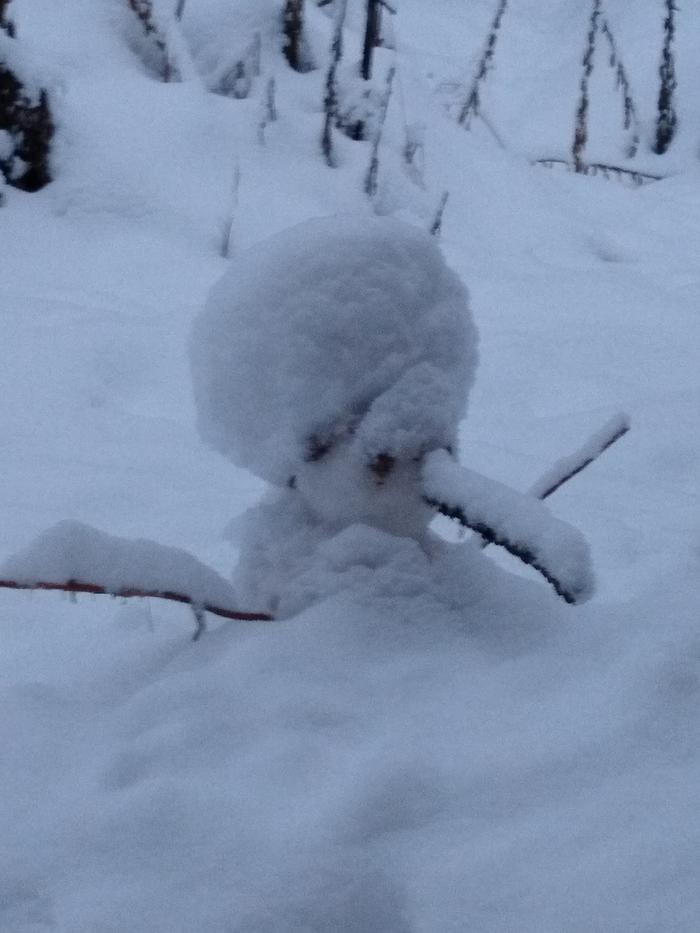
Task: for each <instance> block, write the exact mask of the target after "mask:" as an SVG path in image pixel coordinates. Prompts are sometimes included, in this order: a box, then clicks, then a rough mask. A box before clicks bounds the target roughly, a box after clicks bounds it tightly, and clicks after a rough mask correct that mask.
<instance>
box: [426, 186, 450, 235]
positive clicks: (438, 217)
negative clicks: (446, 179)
mask: <svg viewBox="0 0 700 933" xmlns="http://www.w3.org/2000/svg"><path fill="white" fill-rule="evenodd" d="M449 197H450V192H449V191H443V192H442V196H441V197H440V203H439V204H438V208H437V210H436V211H435V217H433V222H432V223H431V224H430V228H429V232H430V234H431V236H438V237H439V236H440V232H441V231H442V216H443V214H444V213H445V208H446V207H447V201H448V199H449Z"/></svg>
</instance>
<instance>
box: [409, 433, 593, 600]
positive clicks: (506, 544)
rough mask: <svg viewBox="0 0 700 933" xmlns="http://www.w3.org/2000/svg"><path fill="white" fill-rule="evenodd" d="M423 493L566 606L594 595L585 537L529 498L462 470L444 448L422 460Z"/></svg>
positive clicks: (432, 502) (479, 475)
mask: <svg viewBox="0 0 700 933" xmlns="http://www.w3.org/2000/svg"><path fill="white" fill-rule="evenodd" d="M423 494H424V497H425V501H426V502H427V503H428V504H429V505H431V506H432V507H433V508H435V509H436V510H437V511H438V512H440V513H441V514H442V515H446V516H447V517H448V518H454V519H457V521H459V522H460V523H461V524H462V525H464V526H465V527H466V528H470V529H471V530H472V531H475V532H476V533H477V534H479V535H481V537H482V538H483V539H484V540H485V541H487V542H488V543H489V544H498V545H499V546H500V547H502V548H505V550H507V551H508V552H509V553H510V554H512V555H513V556H514V557H517V558H518V559H519V560H521V561H522V562H523V563H525V564H527V565H528V566H530V567H532V568H533V569H534V570H537V571H538V572H539V573H540V574H541V575H542V576H543V577H544V579H545V580H547V582H548V583H550V584H551V586H552V587H553V589H554V591H555V592H556V593H557V594H558V595H559V596H561V597H562V599H564V600H565V601H566V602H567V603H581V602H584V601H585V600H586V599H588V598H589V597H590V596H591V595H592V594H593V588H594V584H593V572H592V569H591V560H590V554H589V551H588V545H587V544H586V541H585V539H584V537H583V535H582V534H581V533H580V532H579V531H577V530H576V529H575V528H572V527H571V525H568V524H566V522H562V521H560V520H559V519H557V518H555V517H554V516H553V515H552V514H551V513H550V512H549V510H548V509H547V507H546V506H544V505H542V503H541V502H539V501H538V500H537V499H535V498H533V497H532V496H528V495H526V494H523V493H519V492H516V491H515V490H514V489H510V488H509V487H508V486H504V485H503V484H502V483H498V482H496V481H495V480H491V479H488V478H487V477H485V476H481V474H479V473H475V472H473V471H472V470H467V469H465V468H464V467H461V466H460V465H459V464H457V463H456V462H455V461H454V460H453V459H452V457H451V456H450V454H448V453H447V451H446V450H435V451H433V452H432V453H430V454H428V455H427V457H426V458H425V462H424V464H423Z"/></svg>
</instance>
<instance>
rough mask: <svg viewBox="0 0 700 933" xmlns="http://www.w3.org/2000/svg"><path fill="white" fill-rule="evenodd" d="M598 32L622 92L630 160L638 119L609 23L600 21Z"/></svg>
mask: <svg viewBox="0 0 700 933" xmlns="http://www.w3.org/2000/svg"><path fill="white" fill-rule="evenodd" d="M600 31H601V32H602V33H603V35H604V36H605V38H606V39H607V40H608V45H609V47H610V59H609V61H610V67H611V68H613V69H614V71H615V83H616V85H617V87H618V88H619V89H620V91H621V92H622V108H623V126H624V128H625V130H628V131H630V134H631V135H630V141H629V144H628V146H627V152H626V155H627V157H628V158H630V159H632V158H634V156H635V155H636V154H637V149H638V148H639V117H638V115H637V108H636V107H635V104H634V100H633V98H632V89H631V87H630V83H629V79H628V77H627V71H626V70H625V66H624V65H623V63H622V59H621V57H620V52H619V50H618V48H617V43H616V42H615V36H614V35H613V32H612V29H611V28H610V23H609V22H608V20H607V19H605V18H604V19H603V20H602V24H601V27H600Z"/></svg>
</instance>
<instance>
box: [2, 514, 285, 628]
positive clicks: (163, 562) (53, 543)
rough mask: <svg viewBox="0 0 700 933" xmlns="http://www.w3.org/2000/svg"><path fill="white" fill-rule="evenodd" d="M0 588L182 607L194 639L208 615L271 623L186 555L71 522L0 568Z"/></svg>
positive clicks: (41, 536) (60, 525)
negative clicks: (188, 611) (190, 618)
mask: <svg viewBox="0 0 700 933" xmlns="http://www.w3.org/2000/svg"><path fill="white" fill-rule="evenodd" d="M0 588H2V589H12V590H59V591H61V592H65V593H92V594H96V595H107V596H116V597H119V598H122V599H129V598H131V597H135V598H152V599H167V600H170V601H171V602H177V603H184V604H185V605H188V606H190V607H191V608H192V611H193V613H194V616H195V620H196V622H197V630H196V632H195V638H197V637H198V636H199V635H200V634H201V632H202V631H203V628H204V613H205V612H210V613H211V614H212V615H216V616H220V617H221V618H223V619H234V620H240V621H246V622H257V621H260V622H266V621H270V619H271V616H270V615H268V614H267V613H265V612H242V611H241V610H239V609H237V608H236V593H235V590H234V589H233V587H232V586H231V584H230V583H228V582H227V581H226V580H224V578H223V577H222V576H220V575H219V574H218V573H217V572H216V571H215V570H212V569H211V568H210V567H207V566H206V564H203V563H201V561H199V560H197V558H196V557H194V556H193V555H192V554H189V553H188V552H187V551H183V550H181V549H180V548H174V547H167V546H165V545H162V544H158V543H157V542H155V541H147V540H142V539H137V540H130V539H127V538H119V537H116V536H115V535H108V534H106V533H105V532H102V531H98V530H97V529H96V528H91V527H90V526H89V525H83V524H81V523H80V522H73V521H64V522H59V523H58V524H57V525H54V527H53V528H49V529H48V531H45V532H44V533H43V534H41V535H40V536H39V537H38V538H37V539H36V540H35V541H33V542H32V543H31V544H30V545H29V546H28V547H27V548H25V550H23V551H21V552H19V553H18V554H14V555H12V556H11V557H9V558H8V559H7V560H6V561H5V562H4V563H3V564H2V565H0Z"/></svg>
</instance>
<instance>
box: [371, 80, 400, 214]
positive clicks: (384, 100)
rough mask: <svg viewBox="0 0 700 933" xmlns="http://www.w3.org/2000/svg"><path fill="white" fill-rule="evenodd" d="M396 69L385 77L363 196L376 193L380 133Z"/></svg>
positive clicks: (382, 128)
mask: <svg viewBox="0 0 700 933" xmlns="http://www.w3.org/2000/svg"><path fill="white" fill-rule="evenodd" d="M395 74H396V68H394V67H391V68H390V69H389V71H388V73H387V76H386V86H385V88H384V94H383V95H382V102H381V105H380V108H379V120H378V121H377V128H376V130H375V133H374V139H373V140H372V155H371V157H370V160H369V167H368V169H367V174H366V176H365V194H366V195H367V196H368V197H370V198H373V197H374V196H375V194H376V193H377V180H378V176H379V146H380V145H381V142H382V132H383V130H384V123H385V122H386V115H387V111H388V110H389V101H390V99H391V89H392V86H393V82H394V75H395Z"/></svg>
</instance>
